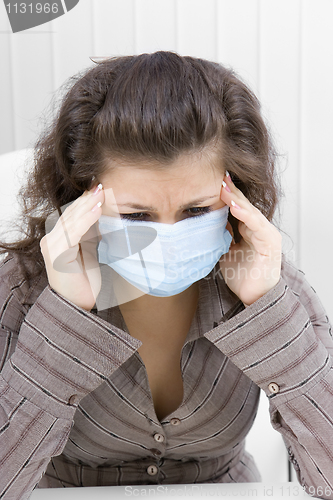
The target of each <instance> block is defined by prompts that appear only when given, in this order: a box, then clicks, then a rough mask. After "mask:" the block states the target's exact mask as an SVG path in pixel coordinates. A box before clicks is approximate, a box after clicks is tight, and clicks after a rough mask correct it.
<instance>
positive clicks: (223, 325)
mask: <svg viewBox="0 0 333 500" xmlns="http://www.w3.org/2000/svg"><path fill="white" fill-rule="evenodd" d="M281 274H282V276H281V278H280V281H279V283H278V284H277V285H276V286H275V287H274V288H273V289H271V290H270V291H269V292H267V293H266V294H265V295H264V296H263V297H261V298H260V299H259V300H257V301H256V302H254V303H253V304H251V305H250V306H248V307H246V308H245V309H243V310H242V311H241V312H239V313H238V314H236V316H234V317H232V318H230V319H228V320H227V321H221V322H220V323H219V324H218V327H217V328H215V329H214V330H211V331H210V332H208V333H207V334H205V336H206V337H207V338H208V339H209V340H210V341H212V342H213V343H214V344H215V345H216V346H217V347H218V348H219V349H220V350H221V351H222V352H223V353H224V354H225V355H227V356H228V357H229V358H230V359H231V361H232V362H233V363H234V364H235V365H236V366H238V367H239V368H240V369H241V370H242V371H243V372H244V373H245V374H246V375H247V376H248V377H249V378H250V379H252V380H253V381H254V382H255V383H256V384H257V385H258V386H259V387H260V388H261V389H263V390H264V391H265V393H266V395H267V397H268V398H269V402H270V419H271V423H272V425H273V427H274V428H275V429H276V430H277V431H278V432H280V433H281V434H282V436H283V439H284V442H285V444H286V447H287V449H288V453H289V459H290V460H291V462H292V463H293V465H294V468H295V470H296V473H297V477H298V480H299V482H300V483H301V485H302V486H303V487H304V488H305V490H306V491H307V492H308V493H309V494H310V495H312V496H314V497H319V498H330V499H332V498H333V370H332V354H333V340H332V330H331V325H330V322H329V320H328V318H327V316H326V313H325V311H324V308H323V306H322V304H321V302H320V301H319V299H318V296H317V294H316V292H315V290H314V289H313V288H312V287H311V286H310V285H309V284H308V282H307V281H306V279H305V277H304V274H303V273H302V272H301V271H299V270H298V269H296V268H295V267H294V266H293V265H292V264H290V263H288V262H287V261H286V260H285V259H284V260H283V264H282V273H281Z"/></svg>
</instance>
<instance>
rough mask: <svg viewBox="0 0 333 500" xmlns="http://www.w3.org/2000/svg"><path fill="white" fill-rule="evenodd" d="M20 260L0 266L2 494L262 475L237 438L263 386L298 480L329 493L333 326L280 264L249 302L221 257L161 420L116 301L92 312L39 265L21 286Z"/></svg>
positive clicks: (302, 283) (300, 278)
mask: <svg viewBox="0 0 333 500" xmlns="http://www.w3.org/2000/svg"><path fill="white" fill-rule="evenodd" d="M19 269H20V268H19V264H18V261H17V258H16V257H13V256H8V257H7V258H6V259H4V261H3V262H2V264H1V268H0V283H1V285H0V326H1V328H0V368H1V375H0V444H1V446H0V471H1V473H0V498H3V499H6V500H9V499H10V500H14V499H18V500H24V499H27V498H29V496H30V494H31V492H32V490H33V489H34V488H35V487H75V486H98V485H101V486H106V485H139V484H141V485H142V484H147V485H149V484H155V485H156V484H178V483H183V484H190V483H203V482H205V483H207V482H211V483H212V482H221V483H223V482H251V481H254V482H257V481H259V480H260V474H259V472H258V470H257V468H256V465H255V463H254V461H253V458H252V457H251V455H249V454H248V453H247V452H246V450H245V446H244V442H245V441H244V440H245V436H246V434H247V433H248V431H249V430H250V428H251V425H252V423H253V421H254V418H255V414H256V410H257V406H258V399H259V392H260V389H262V390H263V391H264V392H265V393H266V395H267V397H268V398H269V401H270V419H271V423H272V425H273V427H274V428H275V429H276V430H277V431H278V432H280V433H281V434H282V436H283V438H284V441H285V444H286V447H287V449H288V452H289V457H290V460H291V461H292V463H293V464H294V467H295V470H296V472H297V475H298V479H299V481H300V482H301V484H302V485H304V487H305V488H308V487H310V486H312V487H314V488H316V492H317V493H318V494H317V495H316V496H319V497H320V496H322V497H323V498H333V493H332V492H333V370H332V358H331V356H330V354H332V353H333V341H332V334H331V327H330V324H329V321H328V318H327V316H326V314H325V311H324V310H323V307H322V305H321V303H320V301H319V299H318V297H317V294H316V293H315V291H314V290H313V288H311V287H310V285H309V284H308V283H307V281H306V280H305V278H304V274H303V273H302V272H301V271H299V270H297V269H296V268H295V267H294V266H293V265H291V264H290V263H288V262H287V261H286V260H285V259H283V264H282V276H281V279H280V281H279V283H278V284H277V285H276V286H275V287H274V288H273V289H272V290H270V291H269V292H268V293H266V294H265V295H264V296H263V297H261V298H260V299H259V300H257V301H256V302H255V303H253V304H252V305H250V306H248V307H246V308H244V305H243V304H242V302H241V301H240V300H239V299H238V298H237V297H236V296H235V295H234V294H233V293H232V292H231V291H230V290H229V289H228V287H227V286H226V285H225V283H224V280H223V278H222V276H221V274H220V273H219V272H218V265H217V266H216V267H215V269H214V270H213V271H212V272H211V273H210V274H209V275H208V276H207V277H206V278H204V279H202V280H201V281H200V282H199V302H198V307H197V310H196V314H195V316H194V318H193V320H192V324H191V327H190V330H189V332H188V334H187V337H186V340H185V343H184V346H183V348H182V353H181V371H182V377H183V388H184V390H183V400H182V403H181V405H180V406H179V407H178V408H177V409H176V410H175V411H174V412H172V413H171V414H169V415H167V416H166V417H165V418H163V419H162V420H161V421H159V420H158V418H157V416H156V414H155V411H154V405H153V400H152V396H151V392H150V388H149V384H148V378H147V372H146V369H145V365H144V363H143V361H142V359H141V357H140V355H139V353H138V351H137V350H138V348H139V347H140V345H141V342H140V341H139V340H137V339H135V338H134V337H132V336H131V335H130V334H129V332H128V330H127V328H126V324H125V322H124V319H123V317H122V315H121V312H120V309H119V307H117V306H115V307H111V308H109V309H106V310H103V311H97V310H92V311H91V312H87V311H85V310H83V309H81V308H79V307H77V306H76V305H74V304H73V303H71V302H70V301H68V300H66V299H65V298H64V297H62V296H61V295H59V294H57V293H56V292H55V291H54V290H53V289H52V288H51V287H50V286H49V285H48V282H47V279H46V276H45V275H44V274H43V275H42V276H41V277H40V278H39V279H38V280H35V281H34V282H33V283H32V284H30V286H28V283H27V282H26V281H25V280H24V278H23V277H22V276H21V277H20V273H19ZM170 390H172V388H170ZM267 418H269V415H268V416H267ZM318 488H319V490H318ZM321 492H323V494H319V493H321Z"/></svg>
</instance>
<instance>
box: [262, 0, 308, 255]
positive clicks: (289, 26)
mask: <svg viewBox="0 0 333 500" xmlns="http://www.w3.org/2000/svg"><path fill="white" fill-rule="evenodd" d="M300 13H301V0H295V1H293V2H290V1H289V0H281V1H280V2H279V3H277V2H275V0H264V1H262V0H261V2H260V31H259V38H260V43H259V97H260V100H261V102H262V106H263V114H264V116H265V118H266V119H267V122H268V123H269V126H270V128H271V131H272V133H273V137H274V139H275V144H276V146H277V150H278V152H279V153H280V155H281V157H280V159H279V162H278V165H279V169H281V170H282V171H283V189H284V191H285V196H286V198H285V199H283V203H282V206H281V209H282V216H283V218H282V221H281V229H283V230H284V231H285V232H286V233H287V234H288V235H289V238H285V241H284V248H285V251H286V253H287V255H288V257H289V258H290V260H292V261H294V262H295V261H297V260H298V259H297V257H298V248H299V245H298V243H299V228H300V220H299V190H298V180H299V167H300V165H299V119H300V99H299V86H300V57H299V56H300ZM277 222H278V221H277ZM290 238H291V239H290Z"/></svg>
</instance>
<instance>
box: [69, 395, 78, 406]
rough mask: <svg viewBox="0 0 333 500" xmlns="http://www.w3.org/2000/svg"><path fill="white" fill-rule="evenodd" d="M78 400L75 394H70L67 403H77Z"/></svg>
mask: <svg viewBox="0 0 333 500" xmlns="http://www.w3.org/2000/svg"><path fill="white" fill-rule="evenodd" d="M78 400H79V398H78V397H77V395H76V394H73V396H71V397H70V398H69V400H68V404H69V405H75V404H76V403H78Z"/></svg>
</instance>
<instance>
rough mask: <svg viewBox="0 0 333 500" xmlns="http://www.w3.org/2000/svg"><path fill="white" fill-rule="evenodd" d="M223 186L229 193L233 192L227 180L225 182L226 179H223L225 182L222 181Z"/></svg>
mask: <svg viewBox="0 0 333 500" xmlns="http://www.w3.org/2000/svg"><path fill="white" fill-rule="evenodd" d="M222 186H223V187H224V189H225V190H226V191H228V193H231V189H230V188H229V186H228V184H227V183H226V182H224V181H223V182H222Z"/></svg>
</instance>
